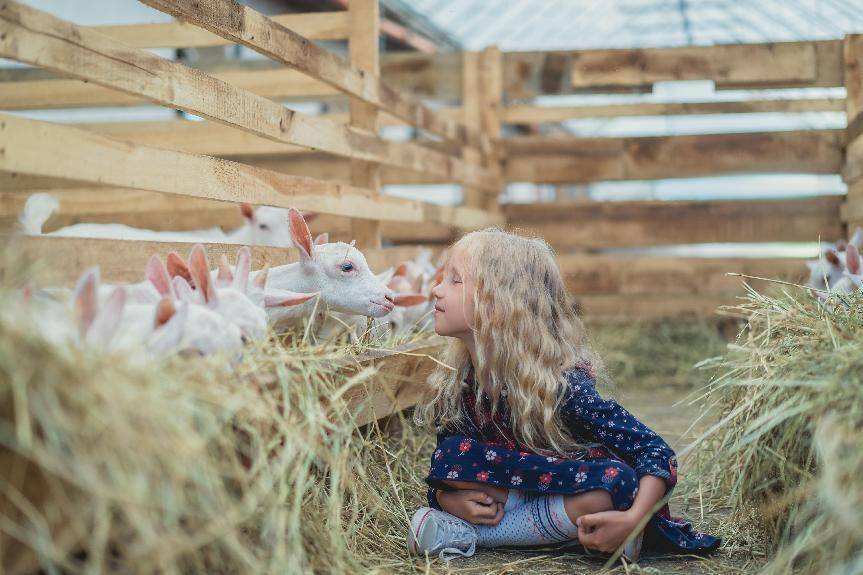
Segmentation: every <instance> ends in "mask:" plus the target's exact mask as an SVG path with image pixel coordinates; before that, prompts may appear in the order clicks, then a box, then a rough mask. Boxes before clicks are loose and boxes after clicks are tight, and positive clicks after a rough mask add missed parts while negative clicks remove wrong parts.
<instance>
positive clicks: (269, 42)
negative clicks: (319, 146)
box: [141, 0, 490, 148]
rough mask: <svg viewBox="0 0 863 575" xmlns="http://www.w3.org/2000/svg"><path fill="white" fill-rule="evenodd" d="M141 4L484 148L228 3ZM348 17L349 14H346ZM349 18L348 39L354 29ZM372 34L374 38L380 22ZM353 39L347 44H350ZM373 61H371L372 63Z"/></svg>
mask: <svg viewBox="0 0 863 575" xmlns="http://www.w3.org/2000/svg"><path fill="white" fill-rule="evenodd" d="M141 1H142V2H143V3H144V4H146V5H148V6H151V7H153V8H156V9H157V10H161V11H163V12H166V13H168V14H171V15H173V16H175V17H177V18H181V19H183V20H185V21H188V22H191V23H193V24H196V25H198V26H201V27H203V28H206V29H207V30H209V31H210V32H213V33H214V34H218V35H220V36H222V37H223V38H226V39H228V40H230V41H232V42H237V43H239V44H243V45H244V46H247V47H248V48H251V49H252V50H255V51H256V52H259V53H261V54H263V55H265V56H267V57H269V58H270V59H272V60H274V61H276V62H279V63H281V64H284V65H286V66H289V67H291V68H294V69H296V70H297V71H299V72H303V73H305V74H308V75H309V76H311V77H313V78H316V79H318V80H321V81H323V82H324V83H326V84H328V85H330V86H332V87H334V88H337V89H339V90H341V91H342V92H344V93H345V94H347V95H349V96H353V97H355V98H359V99H361V100H362V101H364V102H366V103H368V104H372V105H374V106H376V107H377V108H380V109H382V110H387V111H388V112H390V113H391V114H393V115H395V116H397V117H399V118H402V119H404V120H406V121H407V122H408V123H409V124H411V125H413V126H417V127H419V128H421V129H424V130H427V131H429V132H432V133H434V134H438V135H440V136H442V137H444V138H446V139H448V140H452V141H455V142H459V143H465V144H467V145H470V146H476V147H480V146H485V147H486V148H488V147H490V144H489V142H488V141H483V139H482V138H481V137H480V135H479V133H478V132H476V131H473V130H468V129H465V126H461V125H458V124H457V123H456V122H453V121H452V120H450V119H448V118H446V117H444V116H440V115H438V114H436V113H434V112H433V111H431V110H429V109H428V108H426V107H425V106H423V105H422V104H421V103H420V102H419V100H417V99H415V98H414V97H412V96H407V95H405V94H402V93H401V92H399V91H396V90H393V89H392V88H390V87H389V86H387V85H386V84H384V83H383V82H382V81H381V78H380V75H379V74H378V67H379V66H378V65H376V67H375V70H374V71H373V72H372V71H371V70H369V69H368V68H365V67H363V66H358V65H357V62H356V61H353V58H352V62H351V63H350V64H349V63H347V62H345V61H344V60H342V59H341V58H340V57H339V56H337V55H336V54H333V53H332V52H330V51H328V50H326V49H324V48H321V47H319V46H316V45H315V44H312V43H310V42H309V41H308V40H307V39H306V38H304V37H303V36H301V35H300V34H298V33H296V32H295V31H293V30H291V29H289V28H286V27H285V26H282V25H281V24H279V23H277V22H275V21H274V20H272V19H270V18H268V17H266V16H264V15H263V14H261V13H260V12H257V11H255V10H253V9H252V8H249V7H248V6H243V5H242V4H239V3H238V2H233V1H231V0H141ZM351 13H352V14H353V11H352V12H351ZM353 20H354V19H353V18H352V23H351V25H352V27H353V28H352V30H351V35H352V37H353V36H355V34H356V32H357V30H356V24H355V23H354V22H353ZM374 31H375V32H376V33H377V34H378V36H376V37H375V42H377V41H378V40H377V39H378V37H379V35H380V17H379V15H378V19H377V21H376V23H375V27H374ZM352 39H353V38H352ZM376 61H377V60H376Z"/></svg>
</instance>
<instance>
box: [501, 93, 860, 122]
mask: <svg viewBox="0 0 863 575" xmlns="http://www.w3.org/2000/svg"><path fill="white" fill-rule="evenodd" d="M843 111H845V101H844V100H843V99H840V98H812V99H801V100H757V99H756V100H745V101H740V102H670V103H657V104H654V103H646V104H642V103H634V104H609V105H604V106H548V107H546V106H510V107H508V108H504V115H503V118H504V122H506V123H508V124H536V123H541V122H563V121H566V120H573V119H577V118H618V117H624V116H683V115H695V114H699V115H701V114H764V113H785V114H798V113H806V112H843Z"/></svg>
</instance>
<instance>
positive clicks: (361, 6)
mask: <svg viewBox="0 0 863 575" xmlns="http://www.w3.org/2000/svg"><path fill="white" fill-rule="evenodd" d="M348 9H349V10H350V15H351V34H350V40H349V42H348V55H349V57H350V61H351V64H352V65H353V66H355V67H356V68H355V69H356V70H357V72H359V73H360V74H363V75H364V76H363V77H371V78H376V77H377V76H378V72H379V71H380V49H379V46H380V40H379V38H380V21H381V15H380V6H379V4H378V0H351V3H350V4H349V8H348ZM348 106H349V113H350V124H351V126H353V127H355V128H357V129H359V130H367V131H369V132H371V133H372V134H374V135H375V136H377V135H378V111H377V108H375V106H374V105H373V104H371V103H367V102H366V101H364V100H363V99H360V98H351V99H350V101H349V103H348ZM351 184H353V185H355V186H359V187H362V188H367V189H370V190H373V191H374V192H375V193H380V189H381V166H380V164H379V163H376V162H365V161H363V160H351ZM351 235H352V236H353V237H354V239H356V241H357V244H358V245H359V246H361V247H362V248H364V249H365V248H369V249H371V248H379V247H381V222H380V220H373V219H364V220H359V219H355V220H351Z"/></svg>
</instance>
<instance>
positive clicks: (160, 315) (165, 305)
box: [156, 297, 177, 327]
mask: <svg viewBox="0 0 863 575" xmlns="http://www.w3.org/2000/svg"><path fill="white" fill-rule="evenodd" d="M176 312H177V308H176V307H175V306H174V300H172V299H171V298H169V297H163V298H162V299H161V300H159V304H158V305H157V306H156V327H159V326H162V325H165V324H166V323H168V320H170V319H171V318H172V317H174V314H175V313H176Z"/></svg>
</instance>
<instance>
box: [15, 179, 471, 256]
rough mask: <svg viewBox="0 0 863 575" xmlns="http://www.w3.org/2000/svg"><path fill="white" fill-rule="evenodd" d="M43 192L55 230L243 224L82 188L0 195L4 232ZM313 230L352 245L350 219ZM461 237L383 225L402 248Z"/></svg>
mask: <svg viewBox="0 0 863 575" xmlns="http://www.w3.org/2000/svg"><path fill="white" fill-rule="evenodd" d="M37 191H44V192H48V193H51V194H53V195H54V196H55V197H56V198H57V199H58V200H59V201H60V209H59V211H58V213H57V214H55V215H54V216H52V217H51V218H50V219H49V220H48V221H47V222H46V223H45V226H44V228H43V231H45V232H52V231H54V230H56V229H58V228H62V227H65V226H69V225H72V224H78V223H97V224H107V223H114V224H125V225H128V226H133V227H138V228H144V229H150V230H196V229H206V228H210V227H215V226H219V227H221V228H222V229H223V230H230V229H234V228H236V227H238V226H240V225H241V224H242V216H241V215H240V210H239V207H238V206H237V205H236V204H231V203H228V202H219V201H216V200H206V199H201V198H192V197H185V196H178V195H173V194H160V193H158V192H148V191H142V190H133V189H129V188H108V187H105V188H89V189H88V188H78V189H51V190H21V191H2V192H0V233H12V232H16V231H17V230H18V216H19V214H20V213H21V210H22V209H23V208H24V203H25V202H26V201H27V198H28V197H30V195H31V194H33V193H35V192H37ZM309 227H310V228H311V230H312V233H313V235H317V234H319V233H321V232H328V233H329V234H330V238H332V239H333V240H339V241H345V242H350V241H351V240H353V239H355V238H354V237H353V235H352V233H351V220H350V218H347V217H344V216H332V215H327V214H318V215H317V217H315V218H314V219H311V220H310V222H309ZM456 234H457V229H456V228H454V227H451V226H450V225H446V224H440V223H434V222H410V223H401V222H389V221H384V222H382V223H381V235H382V237H383V238H384V239H386V240H389V241H391V242H394V243H397V244H421V243H426V244H445V243H448V242H450V241H451V240H452V239H453V238H454V237H455V235H456Z"/></svg>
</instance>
